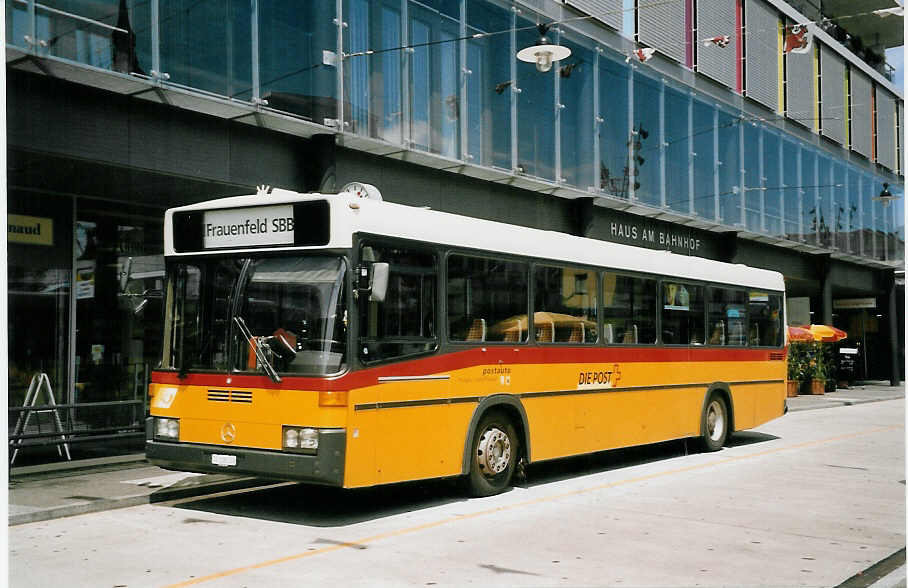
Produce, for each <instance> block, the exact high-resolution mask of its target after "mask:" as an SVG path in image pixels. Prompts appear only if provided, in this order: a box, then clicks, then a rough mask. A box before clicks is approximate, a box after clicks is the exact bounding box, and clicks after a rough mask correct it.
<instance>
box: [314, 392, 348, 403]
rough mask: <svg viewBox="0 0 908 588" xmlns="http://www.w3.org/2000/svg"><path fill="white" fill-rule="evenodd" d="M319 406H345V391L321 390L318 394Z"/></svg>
mask: <svg viewBox="0 0 908 588" xmlns="http://www.w3.org/2000/svg"><path fill="white" fill-rule="evenodd" d="M318 405H319V406H347V391H346V390H322V391H320V392H319V393H318Z"/></svg>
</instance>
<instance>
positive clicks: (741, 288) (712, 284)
mask: <svg viewBox="0 0 908 588" xmlns="http://www.w3.org/2000/svg"><path fill="white" fill-rule="evenodd" d="M713 290H734V291H738V292H743V293H744V297H745V301H744V307H745V308H744V312H745V321H744V328H745V334H744V345H728V344H725V345H718V344H715V343H712V344H711V343H709V342H708V339H709V337H707V343H706V346H707V347H712V348H713V349H746V348H748V347H751V348H753V347H754V346H753V345H750V344H749V343H748V337H747V330H748V329H749V328H750V309H749V308H747V307H748V306H749V304H748V296H749V295H750V293H751V291H752V290H751V289H750V288H748V287H746V286H733V285H731V284H720V283H718V282H709V283H707V285H706V300H705V304H704V308H705V310H706V330H707V332H708V331H709V300H710V295H711V294H712V291H713ZM772 294H774V292H773V293H772ZM771 347H772V346H771Z"/></svg>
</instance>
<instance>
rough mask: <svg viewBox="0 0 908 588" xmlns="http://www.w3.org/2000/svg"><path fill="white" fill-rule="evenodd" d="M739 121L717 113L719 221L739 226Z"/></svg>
mask: <svg viewBox="0 0 908 588" xmlns="http://www.w3.org/2000/svg"><path fill="white" fill-rule="evenodd" d="M741 124H742V123H741V120H740V119H739V118H738V117H737V116H734V115H732V114H730V113H727V112H724V111H721V110H720V111H719V129H718V133H719V152H718V153H717V154H716V156H717V157H718V158H719V161H718V166H719V221H720V222H721V223H723V224H726V225H729V226H733V227H736V226H741V225H742V219H741V211H742V209H741Z"/></svg>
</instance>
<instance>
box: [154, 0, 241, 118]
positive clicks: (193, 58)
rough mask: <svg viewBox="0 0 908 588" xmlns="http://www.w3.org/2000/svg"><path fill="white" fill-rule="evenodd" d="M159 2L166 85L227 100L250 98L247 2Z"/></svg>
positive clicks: (222, 0)
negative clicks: (173, 84) (167, 79)
mask: <svg viewBox="0 0 908 588" xmlns="http://www.w3.org/2000/svg"><path fill="white" fill-rule="evenodd" d="M160 2H161V4H160V14H161V25H160V31H161V33H160V34H161V69H162V70H163V71H164V72H166V73H167V74H169V75H170V81H171V82H173V83H177V84H183V85H184V86H189V87H192V88H197V89H200V90H205V91H207V92H213V93H215V94H221V95H223V96H228V97H231V98H240V99H244V100H248V99H249V98H251V97H252V30H251V28H252V25H251V22H252V21H251V10H250V3H249V2H248V0H245V1H244V0H160Z"/></svg>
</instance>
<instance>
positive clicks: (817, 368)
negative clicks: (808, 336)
mask: <svg viewBox="0 0 908 588" xmlns="http://www.w3.org/2000/svg"><path fill="white" fill-rule="evenodd" d="M808 346H809V347H808V351H807V373H808V375H809V378H806V379H807V380H809V381H810V394H825V393H826V378H827V376H828V375H829V362H828V360H827V358H826V354H825V353H824V349H823V344H822V343H816V342H814V343H809V344H808Z"/></svg>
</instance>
